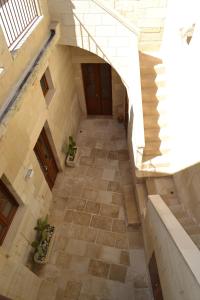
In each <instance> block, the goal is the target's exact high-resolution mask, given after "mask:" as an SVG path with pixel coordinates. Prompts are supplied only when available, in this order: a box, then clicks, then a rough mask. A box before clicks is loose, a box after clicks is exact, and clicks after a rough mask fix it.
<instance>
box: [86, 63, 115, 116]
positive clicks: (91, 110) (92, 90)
mask: <svg viewBox="0 0 200 300" xmlns="http://www.w3.org/2000/svg"><path fill="white" fill-rule="evenodd" d="M82 74H83V83H84V90H85V98H86V105H87V113H88V114H89V115H112V84H111V67H110V65H109V64H82Z"/></svg>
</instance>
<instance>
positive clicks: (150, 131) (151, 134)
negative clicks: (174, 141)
mask: <svg viewBox="0 0 200 300" xmlns="http://www.w3.org/2000/svg"><path fill="white" fill-rule="evenodd" d="M167 129H168V128H167V127H163V128H159V127H157V128H145V132H144V136H145V141H146V142H147V141H152V142H153V141H155V142H156V141H169V140H171V139H170V135H169V132H168V130H167Z"/></svg>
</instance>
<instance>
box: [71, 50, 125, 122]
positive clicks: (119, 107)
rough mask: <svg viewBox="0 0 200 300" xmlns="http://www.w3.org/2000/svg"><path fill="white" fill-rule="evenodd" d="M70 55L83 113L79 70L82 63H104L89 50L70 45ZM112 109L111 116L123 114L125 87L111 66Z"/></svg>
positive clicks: (82, 88) (82, 93) (84, 105)
mask: <svg viewBox="0 0 200 300" xmlns="http://www.w3.org/2000/svg"><path fill="white" fill-rule="evenodd" d="M70 48H71V55H72V63H73V67H74V74H75V81H76V89H77V92H78V95H79V101H80V105H81V108H82V111H83V113H84V114H85V115H86V114H87V109H86V103H85V94H84V86H83V78H82V71H81V64H82V63H105V61H104V60H103V59H101V58H100V57H98V56H96V55H94V54H93V53H91V52H88V51H85V50H82V49H80V48H75V47H70ZM111 76H112V104H113V107H112V111H113V116H114V117H115V118H117V117H118V116H120V115H124V99H125V87H124V85H123V83H122V81H121V78H120V77H119V75H118V74H117V72H116V71H115V70H114V69H113V68H112V70H111Z"/></svg>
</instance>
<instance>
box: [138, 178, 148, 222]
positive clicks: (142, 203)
mask: <svg viewBox="0 0 200 300" xmlns="http://www.w3.org/2000/svg"><path fill="white" fill-rule="evenodd" d="M136 194H137V201H138V207H139V213H140V216H142V217H143V216H144V215H145V211H146V205H147V201H148V195H147V189H146V185H145V183H137V184H136Z"/></svg>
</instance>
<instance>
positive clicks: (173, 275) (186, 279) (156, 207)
mask: <svg viewBox="0 0 200 300" xmlns="http://www.w3.org/2000/svg"><path fill="white" fill-rule="evenodd" d="M148 213H149V219H150V223H151V225H152V235H153V236H152V239H153V244H154V249H155V255H156V260H157V265H158V270H159V277H160V281H161V286H162V291H163V297H164V299H165V300H199V299H200V252H199V250H198V248H197V247H196V245H195V244H194V243H193V242H192V240H191V239H190V237H189V236H188V234H187V233H186V232H185V231H184V229H183V227H182V226H181V225H180V223H179V222H178V221H177V219H176V218H175V217H174V215H173V214H172V213H171V211H170V210H169V208H168V207H167V205H166V204H165V203H164V201H163V200H162V198H161V197H160V196H159V195H152V196H149V201H148Z"/></svg>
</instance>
